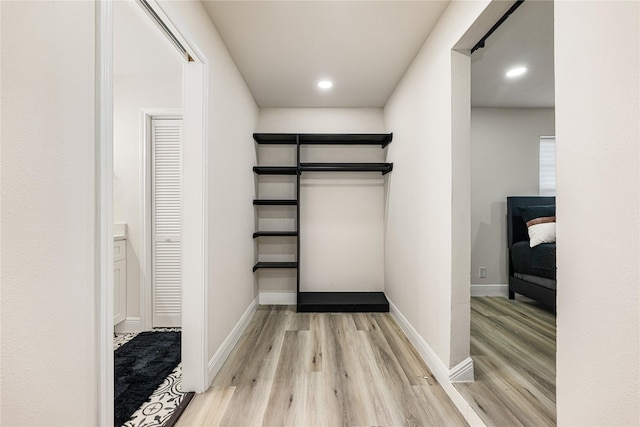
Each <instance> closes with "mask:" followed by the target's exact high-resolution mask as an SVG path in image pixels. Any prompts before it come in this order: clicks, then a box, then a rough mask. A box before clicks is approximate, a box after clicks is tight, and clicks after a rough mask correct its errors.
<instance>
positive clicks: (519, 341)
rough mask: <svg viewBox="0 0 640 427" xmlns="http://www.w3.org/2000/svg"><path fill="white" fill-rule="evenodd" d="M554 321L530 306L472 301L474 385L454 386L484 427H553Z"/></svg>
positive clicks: (493, 300)
mask: <svg viewBox="0 0 640 427" xmlns="http://www.w3.org/2000/svg"><path fill="white" fill-rule="evenodd" d="M555 353H556V344H555V316H554V315H553V314H552V313H550V312H547V311H545V310H542V309H540V308H539V307H537V306H535V304H532V303H530V302H527V301H526V300H525V301H520V300H519V299H516V300H515V301H514V300H508V299H506V298H493V297H483V298H472V299H471V357H472V358H473V360H474V370H475V377H476V378H475V379H476V380H475V382H473V383H466V384H456V387H457V388H458V389H459V390H460V392H461V393H462V394H463V396H465V398H466V399H467V401H468V402H469V403H470V404H471V405H472V406H473V408H474V409H475V410H476V412H477V413H478V414H479V415H480V417H481V418H482V419H483V421H484V422H485V423H486V424H487V425H489V426H504V425H525V426H536V427H537V426H552V425H555V424H556V422H557V421H556V406H555V400H556V392H555V375H556V370H555Z"/></svg>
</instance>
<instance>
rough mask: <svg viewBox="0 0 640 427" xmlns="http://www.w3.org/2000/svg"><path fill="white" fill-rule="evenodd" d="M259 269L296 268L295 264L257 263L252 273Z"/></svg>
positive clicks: (296, 264)
mask: <svg viewBox="0 0 640 427" xmlns="http://www.w3.org/2000/svg"><path fill="white" fill-rule="evenodd" d="M259 268H298V263H297V262H259V263H257V264H256V265H254V266H253V271H256V270H257V269H259Z"/></svg>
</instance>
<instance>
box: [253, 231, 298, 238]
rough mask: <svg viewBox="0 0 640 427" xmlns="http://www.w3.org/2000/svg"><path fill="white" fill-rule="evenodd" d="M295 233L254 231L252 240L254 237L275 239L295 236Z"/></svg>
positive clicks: (296, 233)
mask: <svg viewBox="0 0 640 427" xmlns="http://www.w3.org/2000/svg"><path fill="white" fill-rule="evenodd" d="M297 235H298V232H297V231H256V232H255V233H253V238H254V239H255V238H256V237H275V236H294V237H295V236H297Z"/></svg>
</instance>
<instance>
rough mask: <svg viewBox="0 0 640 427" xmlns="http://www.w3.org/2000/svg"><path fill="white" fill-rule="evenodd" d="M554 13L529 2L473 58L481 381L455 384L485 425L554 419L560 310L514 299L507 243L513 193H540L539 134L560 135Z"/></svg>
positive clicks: (474, 292) (474, 263) (475, 292)
mask: <svg viewBox="0 0 640 427" xmlns="http://www.w3.org/2000/svg"><path fill="white" fill-rule="evenodd" d="M553 14H554V4H553V2H552V1H543V2H522V3H521V4H519V5H518V6H517V8H516V9H514V10H512V12H511V14H509V15H507V18H506V19H505V20H504V21H503V22H502V23H501V24H500V26H499V27H498V28H497V29H496V30H495V31H494V32H493V33H491V34H490V36H489V37H488V38H487V39H486V40H485V42H484V46H483V47H481V48H479V49H477V50H475V51H474V52H473V53H472V55H471V127H470V135H471V139H470V142H471V145H470V178H471V179H470V181H471V189H470V207H471V238H470V242H471V243H470V244H471V247H470V254H471V259H470V265H469V271H470V277H471V284H470V287H471V289H470V295H471V303H470V309H471V313H470V353H471V358H472V359H473V362H474V370H475V377H476V382H475V383H467V384H456V387H457V388H458V390H459V391H460V392H461V393H462V394H463V396H464V397H465V398H466V399H467V401H468V402H469V404H470V405H472V406H473V408H474V410H475V411H476V413H478V414H479V415H480V417H481V418H483V420H484V421H485V422H494V423H496V422H497V423H499V424H518V423H522V424H525V425H526V424H539V423H541V421H540V420H543V421H544V422H543V423H546V424H550V425H553V424H555V423H556V422H557V420H556V410H555V350H556V340H555V337H556V335H555V314H554V312H553V310H549V309H547V308H545V307H544V306H542V305H540V304H539V303H538V302H537V301H535V300H533V299H530V298H527V297H524V296H522V295H519V294H516V296H515V300H509V299H508V295H509V281H510V279H509V276H510V253H509V244H508V239H507V238H508V236H509V231H508V221H507V218H508V216H507V197H510V196H533V197H537V196H538V195H540V194H542V193H541V187H540V182H541V181H540V177H541V174H540V171H541V170H542V169H543V166H542V164H541V163H540V160H541V156H540V137H541V136H545V135H554V134H555V110H554V104H555V93H554V67H553V50H554V46H553V43H554V41H553V30H554V24H553ZM525 230H526V228H525ZM554 271H555V269H554ZM553 282H554V283H553V285H554V286H555V275H554V280H553ZM554 293H555V291H554ZM554 300H555V295H554ZM505 343H509V345H505ZM514 361H518V362H514ZM488 378H491V379H492V380H491V382H487V381H486V379H488ZM507 390H508V391H507ZM525 390H528V391H525ZM516 407H517V408H518V409H517V410H516ZM534 420H537V421H534Z"/></svg>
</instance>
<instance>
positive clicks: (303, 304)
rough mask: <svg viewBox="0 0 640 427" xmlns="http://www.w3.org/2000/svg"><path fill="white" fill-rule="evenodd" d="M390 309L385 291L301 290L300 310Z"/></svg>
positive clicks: (369, 310) (346, 310)
mask: <svg viewBox="0 0 640 427" xmlns="http://www.w3.org/2000/svg"><path fill="white" fill-rule="evenodd" d="M388 311H389V301H388V300H387V297H386V296H385V295H384V292H300V293H299V294H298V312H302V313H309V312H325V313H327V312H341V313H361V312H379V313H386V312H388Z"/></svg>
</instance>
